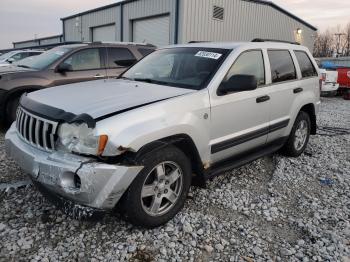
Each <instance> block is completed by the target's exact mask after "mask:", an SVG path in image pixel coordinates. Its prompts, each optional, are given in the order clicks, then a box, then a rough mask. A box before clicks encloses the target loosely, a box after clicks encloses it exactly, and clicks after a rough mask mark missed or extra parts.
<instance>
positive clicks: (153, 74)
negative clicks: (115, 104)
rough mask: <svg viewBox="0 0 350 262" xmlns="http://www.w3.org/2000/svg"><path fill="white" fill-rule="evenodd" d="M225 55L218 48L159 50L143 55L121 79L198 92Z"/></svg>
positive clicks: (225, 52) (225, 51) (223, 50)
mask: <svg viewBox="0 0 350 262" xmlns="http://www.w3.org/2000/svg"><path fill="white" fill-rule="evenodd" d="M228 52H229V50H227V49H219V48H197V47H195V48H194V47H182V48H180V47H179V48H169V49H162V50H158V51H155V52H154V53H152V54H150V55H148V56H146V57H145V58H144V59H142V60H141V61H140V62H138V63H137V64H135V65H134V66H133V67H131V68H130V69H129V70H128V71H126V72H125V73H124V74H123V75H122V77H121V78H127V79H131V80H135V81H144V82H148V83H154V84H160V85H168V86H175V87H181V88H188V89H194V90H199V89H202V88H203V87H204V84H205V83H206V82H207V81H208V80H209V79H210V78H211V77H212V76H213V75H214V74H215V73H216V71H217V69H218V68H219V66H220V65H221V63H222V61H223V60H224V58H225V55H226V54H227V53H228Z"/></svg>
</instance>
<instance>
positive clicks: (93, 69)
mask: <svg viewBox="0 0 350 262" xmlns="http://www.w3.org/2000/svg"><path fill="white" fill-rule="evenodd" d="M101 54H102V52H101V49H100V48H86V49H82V50H78V51H76V52H75V53H73V54H72V55H70V56H69V57H68V58H66V59H65V60H64V61H63V62H61V63H65V64H67V65H69V67H70V70H69V71H68V72H64V73H60V72H55V73H54V81H53V85H65V84H70V83H77V82H84V81H91V80H97V79H104V78H106V69H105V66H104V60H103V56H102V55H101Z"/></svg>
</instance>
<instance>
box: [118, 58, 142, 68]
mask: <svg viewBox="0 0 350 262" xmlns="http://www.w3.org/2000/svg"><path fill="white" fill-rule="evenodd" d="M136 62H137V60H136V59H125V60H116V61H114V63H115V64H116V65H118V66H122V67H130V66H132V65H133V64H135V63H136Z"/></svg>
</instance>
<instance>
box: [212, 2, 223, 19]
mask: <svg viewBox="0 0 350 262" xmlns="http://www.w3.org/2000/svg"><path fill="white" fill-rule="evenodd" d="M213 18H214V19H218V20H224V8H223V7H220V6H216V5H214V8H213Z"/></svg>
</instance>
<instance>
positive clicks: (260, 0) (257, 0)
mask: <svg viewBox="0 0 350 262" xmlns="http://www.w3.org/2000/svg"><path fill="white" fill-rule="evenodd" d="M134 1H137V0H123V1H120V2H117V3H114V4H110V5H105V6H101V7H98V8H95V9H91V10H87V11H84V12H81V13H77V14H75V15H71V16H67V17H64V18H61V20H62V21H63V20H67V19H70V18H74V17H78V16H82V15H85V14H89V13H93V12H97V11H101V10H105V9H108V8H112V7H115V6H120V5H123V4H126V3H130V2H134ZM241 1H246V2H253V3H256V4H262V5H268V6H271V7H272V8H274V9H276V10H278V11H280V12H281V13H283V14H285V15H287V16H289V17H291V18H292V19H294V20H296V21H298V22H300V23H302V24H303V25H305V26H307V27H309V28H310V29H312V30H314V31H317V28H316V27H314V26H313V25H311V24H309V23H308V22H306V21H304V20H303V19H301V18H299V17H297V16H296V15H294V14H292V13H290V12H288V11H287V10H285V9H283V8H282V7H280V6H279V5H276V4H275V3H273V2H271V1H266V0H241Z"/></svg>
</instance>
